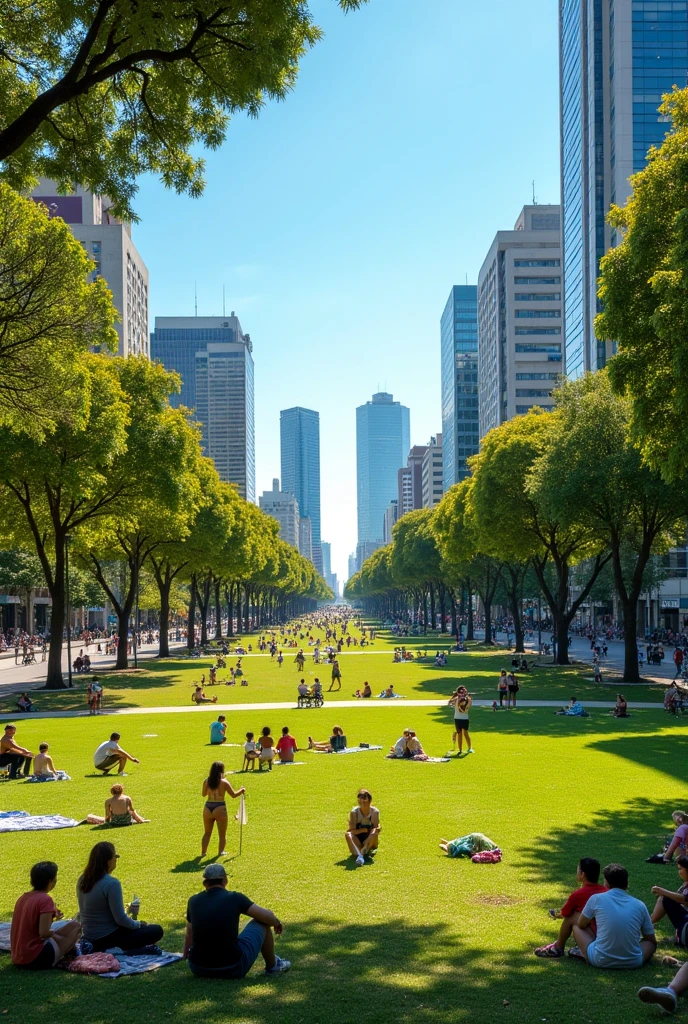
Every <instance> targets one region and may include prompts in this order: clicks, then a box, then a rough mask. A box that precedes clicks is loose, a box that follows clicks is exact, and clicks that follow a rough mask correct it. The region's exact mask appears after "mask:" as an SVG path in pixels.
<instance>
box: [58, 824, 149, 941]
mask: <svg viewBox="0 0 688 1024" xmlns="http://www.w3.org/2000/svg"><path fill="white" fill-rule="evenodd" d="M118 860H119V854H118V853H117V852H116V850H115V846H114V843H107V842H103V843H96V845H95V846H94V847H93V849H92V850H91V853H90V855H89V858H88V864H87V865H86V867H85V869H84V872H83V874H82V875H81V877H80V878H79V881H78V882H77V884H76V895H77V900H78V901H79V915H80V918H81V927H82V929H83V937H84V939H87V940H88V941H89V942H90V943H91V944H92V945H93V949H94V951H95V952H96V953H102V952H103V950H106V949H111V948H112V947H113V946H119V948H120V949H123V950H125V951H126V950H128V949H141V948H142V947H144V946H150V945H154V944H155V943H157V942H159V941H160V939H161V938H162V936H163V930H162V928H161V927H160V925H159V924H146V922H145V921H139V920H137V915H138V903H137V902H136V903H135V902H132V903H131V904H130V905H129V906H128V907H127V908H126V909H125V907H124V900H123V898H122V883H121V882H120V881H119V879H118V878H115V877H114V875H113V871H115V869H116V867H117V861H118ZM127 910H128V911H129V913H127ZM130 915H131V916H130Z"/></svg>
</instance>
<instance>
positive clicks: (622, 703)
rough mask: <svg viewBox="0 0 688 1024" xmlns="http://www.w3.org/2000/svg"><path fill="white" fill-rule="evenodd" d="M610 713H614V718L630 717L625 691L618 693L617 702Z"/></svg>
mask: <svg viewBox="0 0 688 1024" xmlns="http://www.w3.org/2000/svg"><path fill="white" fill-rule="evenodd" d="M609 714H610V715H613V716H614V718H628V704H627V703H626V698H625V697H624V695H623V693H617V695H616V704H615V705H614V707H613V708H612V710H611V711H610V712H609Z"/></svg>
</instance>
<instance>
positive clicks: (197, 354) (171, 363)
mask: <svg viewBox="0 0 688 1024" xmlns="http://www.w3.org/2000/svg"><path fill="white" fill-rule="evenodd" d="M252 353H253V344H252V342H251V337H250V335H248V334H244V333H243V331H242V329H241V324H240V323H239V319H238V317H236V316H235V315H234V313H232V314H231V315H230V316H228V317H215V316H190V317H181V316H169V317H167V316H162V317H161V316H159V317H156V318H155V330H154V331H153V333H152V335H151V358H153V359H155V360H157V361H159V362H161V363H162V364H163V366H164V367H165V369H167V370H176V371H177V373H179V374H180V375H181V378H182V390H181V394H179V395H173V396H172V398H171V401H172V404H173V405H185V406H187V407H188V408H191V409H193V410H194V416H195V418H196V420H197V421H198V422H199V424H200V426H201V432H202V444H203V448H204V450H205V454H206V455H208V456H209V457H210V458H211V459H212V460H213V462H214V463H215V467H216V469H217V471H218V473H219V475H220V478H221V479H222V480H225V481H227V482H228V483H233V484H236V485H237V488H238V490H239V494H240V495H241V496H242V498H246V500H247V501H251V502H255V500H256V441H255V413H254V372H253V355H252ZM282 482H283V483H284V481H282Z"/></svg>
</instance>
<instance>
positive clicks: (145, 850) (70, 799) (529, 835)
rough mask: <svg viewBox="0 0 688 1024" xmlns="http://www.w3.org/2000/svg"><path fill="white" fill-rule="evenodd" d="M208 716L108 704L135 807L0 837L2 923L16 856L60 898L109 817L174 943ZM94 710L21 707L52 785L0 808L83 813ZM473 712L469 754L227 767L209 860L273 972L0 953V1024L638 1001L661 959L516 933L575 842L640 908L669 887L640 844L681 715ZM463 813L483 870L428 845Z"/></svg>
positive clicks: (196, 834)
mask: <svg viewBox="0 0 688 1024" xmlns="http://www.w3.org/2000/svg"><path fill="white" fill-rule="evenodd" d="M371 660H372V659H371ZM380 660H383V661H384V659H378V662H379V661H380ZM470 660H471V661H473V659H470ZM351 661H354V659H351ZM475 662H476V663H478V662H479V659H478V657H476V658H475ZM345 664H346V663H345ZM494 664H495V665H498V664H499V659H498V658H497V659H495V661H494ZM392 670H394V671H395V673H396V672H397V671H399V672H401V673H404V672H405V671H406V669H405V667H403V666H402V667H400V666H391V665H389V667H388V668H386V673H389V674H391V673H392ZM275 671H277V670H276V669H275ZM282 671H283V672H286V668H285V669H283V670H282ZM414 671H415V673H416V674H415V675H414V674H413V673H414ZM425 671H426V670H420V669H419V668H416V669H415V670H414V669H413V668H410V669H409V675H408V676H402V675H399V676H398V677H397V678H399V679H400V680H401V679H402V678H403V680H404V689H409V685H408V681H410V680H411V679H415V680H417V682H416V685H417V686H419V685H421V684H422V681H423V680H424V679H432V678H437V679H439V678H441V677H440V676H437V677H434V676H433V675H432V673H430V672H428V674H427V676H426V675H425V674H424V673H425ZM290 674H291V673H290ZM344 674H345V677H346V676H347V675H348V671H347V669H346V668H344ZM445 676H446V673H445ZM176 685H177V686H178V687H180V686H181V684H179V683H178V684H176ZM278 685H279V684H278V682H276V681H273V682H272V683H271V684H269V685H267V686H266V691H265V692H266V693H273V692H274V689H275V688H276V687H277V686H278ZM435 685H437V684H435ZM256 689H258V684H257V683H256ZM399 689H400V690H401V689H402V686H401V683H400V684H399ZM153 692H156V693H158V694H159V693H160V689H158V690H157V691H153ZM180 692H181V691H180ZM229 692H231V691H229ZM236 692H237V694H238V693H240V692H241V691H236ZM246 692H247V691H246V690H244V691H243V693H244V694H245V693H246ZM249 692H250V688H249ZM431 692H438V691H437V690H435V691H431ZM439 692H443V691H441V690H439ZM156 703H161V701H159V700H158V701H156ZM212 717H213V714H212V711H208V713H207V714H205V713H199V714H195V715H192V716H184V715H179V714H170V715H155V716H150V717H148V716H145V715H133V716H126V717H122V718H120V719H119V720H118V722H117V727H118V728H119V730H120V731H121V733H122V744H123V746H124V747H125V748H126V749H128V750H130V751H131V752H132V753H134V754H135V755H137V756H139V757H140V758H141V765H140V766H132V768H131V772H130V775H129V777H128V778H127V780H126V784H127V790H128V792H129V793H130V794H131V796H132V797H133V798H134V801H135V804H136V806H137V809H138V810H139V811H140V812H141V813H143V814H145V815H146V816H149V817H151V818H152V819H153V821H152V822H151V824H149V825H144V826H140V827H133V828H130V829H122V830H119V831H117V832H116V833H113V832H110V831H104V830H101V829H92V828H90V827H88V826H84V827H81V828H78V829H74V830H65V831H62V832H45V833H34V834H31V833H26V834H17V835H4V836H2V838H1V840H0V850H1V851H2V871H1V872H0V919H2V920H7V919H8V917H9V915H10V913H11V910H12V907H13V905H14V902H15V900H16V898H17V897H18V896H19V895H20V893H21V892H23V891H24V889H25V887H26V883H27V874H28V867H29V866H30V865H31V863H33V862H34V861H36V860H40V859H44V858H51V859H55V860H56V861H57V862H58V864H59V865H60V880H59V883H58V887H57V890H56V893H55V895H56V898H57V902H58V905H60V906H61V907H62V909H63V910H64V911H65V913H66V914H70V913H73V912H74V910H75V894H74V883H75V880H76V877H77V874H78V872H79V871H80V870H81V869H82V868H83V866H84V864H85V861H86V857H87V853H88V850H89V849H90V847H91V845H92V844H93V843H94V842H95V841H97V840H98V839H101V838H103V837H104V836H105V835H107V837H108V838H113V840H114V841H115V842H116V844H117V848H118V852H119V853H120V854H121V860H120V862H119V868H118V874H119V876H120V877H121V879H122V881H123V885H124V891H125V896H126V897H127V898H128V897H130V896H131V895H132V894H133V893H134V892H137V893H138V894H139V895H140V896H141V897H142V901H143V908H142V917H144V918H145V919H146V920H148V921H159V922H160V923H161V924H163V925H164V927H165V929H166V937H165V940H164V942H163V945H164V946H165V947H167V948H170V949H180V948H181V945H182V933H183V916H184V909H185V905H186V900H187V898H188V897H189V895H190V894H192V893H193V892H195V891H197V890H198V888H199V876H200V868H201V865H200V864H199V861H198V860H197V859H196V855H197V853H198V847H199V843H200V835H201V808H202V803H203V801H202V798H201V795H200V789H201V782H202V780H203V778H204V776H205V775H206V774H207V769H208V766H209V763H210V760H211V758H212V757H213V756H214V755H215V752H216V750H217V748H212V750H211V748H210V747H209V746H207V745H206V743H207V738H208V725H209V722H210V721H211V720H212ZM228 720H229V740H230V741H231V742H233V743H238V742H239V741H240V740H241V739H243V734H244V733H245V731H246V730H247V729H249V728H250V729H252V730H253V731H254V732H258V731H259V730H260V728H261V727H262V726H263V725H265V724H268V725H270V726H271V728H272V730H273V733H278V731H279V729H280V727H281V726H282V725H285V724H286V725H289V726H290V727H291V730H292V732H293V733H294V735H295V736H296V737H297V739H298V740H299V741H300V742H304V741H305V739H306V735H307V733H308V732H312V733H313V734H317V735H316V738H324V737H326V736H327V735H329V731H330V728H331V726H332V725H333V724H334V723H335V722H338V724H341V725H342V726H343V728H344V729H345V731H346V733H347V736H348V738H349V741H350V742H353V743H357V742H360V741H365V742H368V743H380V744H382V745H383V747H387V746H389V745H391V743H392V742H393V741H394V740H395V739H396V738H397V737H398V735H399V734H400V731H401V729H402V728H403V727H404V726H407V725H408V726H411V727H415V728H416V729H417V731H418V733H419V735H420V738H421V740H422V741H423V743H424V745H425V747H426V749H427V750H428V752H429V753H431V754H442V753H444V752H445V751H446V749H447V747H448V745H450V742H451V741H450V733H451V718H450V711H449V709H446V708H436V709H435V708H422V709H413V708H406V709H405V708H404V707H403V706H398V705H392V706H389V707H385V708H379V709H377V708H371V707H360V708H359V707H357V708H355V709H340V712H337V711H336V709H332V708H327V707H326V708H324V709H322V710H319V711H300V712H298V711H293V712H289V713H282V712H267V713H266V712H263V711H258V712H256V713H255V714H252V713H250V712H237V713H236V714H231V715H229V716H228ZM110 728H111V722H110V721H107V720H106V719H103V718H95V719H78V720H74V719H71V720H52V721H37V720H35V721H31V720H30V719H27V720H25V721H22V723H21V727H20V731H19V734H18V739H19V741H20V742H22V743H25V744H27V745H29V746H30V747H35V745H36V744H37V743H38V742H39V741H40V740H42V739H48V740H49V741H50V743H51V752H52V753H53V756H54V760H55V764H56V765H57V767H64V768H66V769H68V770H69V772H70V774H71V775H72V779H73V781H72V782H70V783H64V784H49V785H43V786H31V785H25V784H23V783H20V782H17V783H9V782H8V783H3V784H2V785H0V793H1V794H2V797H1V801H0V802H1V806H2V808H3V809H6V810H7V809H24V810H28V811H32V812H45V813H51V812H52V813H58V812H59V813H65V814H70V815H73V816H75V817H82V816H84V815H85V814H86V813H87V812H89V811H93V812H100V811H101V808H102V804H103V800H104V799H105V796H106V794H107V791H108V788H109V786H108V782H107V781H106V780H104V779H102V778H95V777H93V774H92V770H91V764H92V762H91V755H92V752H93V750H94V749H95V747H96V745H97V744H98V743H99V742H100V741H101V740H103V739H105V738H106V736H107V734H108V733H109V731H110ZM471 731H472V734H473V742H474V746H475V750H476V753H475V755H471V756H469V757H466V758H464V759H462V760H457V759H454V760H453V761H451V762H450V763H449V764H414V763H398V762H391V761H386V760H385V759H384V757H383V756H382V753H383V752H382V751H379V752H374V751H370V752H367V753H362V754H356V755H351V756H335V755H329V756H328V755H319V754H313V753H309V752H307V751H306V752H304V753H303V754H302V755H301V757H300V759H301V760H303V761H305V762H306V763H305V764H304V765H303V766H295V767H290V768H275V769H274V770H273V771H272V773H269V774H268V773H266V772H264V773H262V774H261V775H257V774H256V775H255V776H254V775H246V776H241V775H238V776H234V777H233V781H236V782H237V783H239V782H245V783H246V786H247V788H248V814H249V824H248V825H247V826H246V828H245V830H244V853H243V856H242V858H241V859H232V860H229V861H228V862H227V868H228V871H229V873H230V876H231V884H232V885H233V886H234V887H235V888H237V889H239V890H241V891H244V892H246V893H247V894H248V895H249V896H250V897H251V898H253V899H255V900H256V901H257V902H259V903H262V904H263V905H266V906H269V907H272V908H273V909H274V910H275V911H276V912H277V913H278V915H279V916H280V917H281V918H282V919H283V921H284V922H285V932H284V935H283V937H282V938H281V939H280V940H279V942H278V952H279V953H280V955H282V956H285V957H287V958H289V959H290V960H292V962H293V968H292V971H291V972H290V973H289V974H287V975H285V976H283V977H278V978H274V979H266V978H264V977H262V976H261V975H260V974H259V973H258V970H257V969H254V972H252V973H251V975H249V977H248V978H247V979H246V980H245V981H243V982H224V983H223V982H207V981H199V980H196V979H193V978H192V977H191V976H190V975H189V973H188V971H187V969H186V967H185V965H183V964H180V965H175V966H172V967H169V968H165V969H163V970H161V971H158V972H156V973H153V974H149V975H146V976H143V977H140V978H129V979H123V980H120V981H116V982H111V981H103V980H99V979H96V978H82V977H77V976H72V975H68V974H66V973H63V972H61V971H54V972H51V973H50V974H41V975H40V976H31V977H29V976H27V975H26V974H21V973H20V972H15V971H14V970H13V968H12V967H11V966H10V965H9V957H8V956H6V955H0V1010H5V1009H9V1013H8V1014H7V1015H6V1019H7V1020H8V1021H12V1022H16V1024H38V1022H39V1021H40V1022H41V1024H44V1022H45V1021H46V1020H57V1021H59V1022H60V1024H62V1022H79V1024H81V1022H82V1021H83V1020H87V1021H88V1022H89V1024H110V1022H111V1021H112V1020H113V1018H114V1017H115V1016H117V1017H121V1016H123V1015H124V1016H125V1017H126V1020H127V1021H128V1022H131V1024H144V1022H145V1024H148V1022H150V1021H154V1022H164V1021H167V1020H169V1019H174V1020H176V1021H183V1022H188V1024H221V1022H222V1024H224V1022H226V1021H228V1020H230V1021H232V1022H242V1024H244V1022H245V1024H249V1022H250V1024H262V1022H264V1021H270V1022H272V1021H275V1022H280V1024H300V1022H306V1021H308V1022H318V1024H320V1022H329V1021H333V1022H334V1021H337V1022H341V1024H360V1022H362V1021H364V1022H380V1024H382V1022H389V1021H397V1022H398V1021H402V1022H414V1024H415V1022H428V1024H432V1022H443V1024H444V1022H454V1021H456V1022H459V1021H461V1022H463V1021H469V1020H471V1021H474V1020H481V1021H491V1020H493V1019H495V1018H496V1019H500V1018H503V1019H505V1020H507V1019H508V1020H512V1021H523V1022H533V1021H535V1022H537V1021H543V1020H545V1021H561V1022H569V1021H572V1022H589V1021H592V1022H595V1024H606V1022H619V1024H622V1022H623V1024H627V1022H629V1021H632V1022H635V1021H648V1022H649V1021H653V1020H656V1019H657V1014H656V1012H654V1011H653V1009H652V1008H646V1007H644V1006H643V1005H642V1004H641V1003H640V1002H639V1001H638V1000H637V999H636V997H635V992H636V990H637V988H638V987H639V985H641V984H653V983H658V982H659V981H666V980H667V979H668V978H669V977H671V975H672V970H671V969H670V968H669V969H668V968H665V967H662V966H661V965H660V964H659V963H657V964H652V965H651V966H648V967H646V968H644V969H643V970H641V971H634V972H630V973H622V974H612V973H604V972H598V971H594V970H592V969H591V968H587V967H586V966H584V965H581V964H578V963H575V962H573V961H570V960H565V961H559V962H541V961H539V960H537V959H536V958H535V957H533V956H532V949H533V947H534V946H536V945H538V944H541V943H543V942H545V941H549V940H550V939H552V938H553V937H554V934H555V928H556V925H555V924H554V923H553V922H552V921H551V920H550V919H549V917H548V916H547V913H546V911H547V908H548V907H550V906H559V905H561V903H562V902H563V900H564V898H565V896H566V895H567V893H568V891H569V890H570V889H571V888H572V887H573V884H574V872H575V865H576V861H577V859H578V857H580V856H582V855H592V856H597V857H598V858H599V859H600V860H601V861H602V863H606V862H608V861H611V860H621V861H623V862H624V863H626V865H627V866H628V867H629V870H630V874H631V891H632V892H633V893H634V894H635V895H638V896H640V897H641V898H643V899H645V900H646V901H647V903H648V905H649V906H652V902H653V898H652V897H651V895H650V887H651V886H652V885H653V884H655V883H657V882H659V881H662V882H663V883H664V884H666V882H667V881H668V880H671V882H672V883H673V881H674V871H673V869H665V868H662V867H657V866H653V865H648V864H645V863H644V858H645V857H646V856H648V854H650V853H652V852H653V851H655V850H656V849H658V848H659V846H660V844H661V838H662V837H663V835H664V834H665V833H666V832H667V831H668V829H669V826H670V814H671V811H672V810H674V809H675V808H676V807H683V806H684V805H685V803H686V800H685V790H684V778H683V777H684V771H683V765H684V763H685V757H686V755H687V754H688V739H687V738H686V733H685V731H684V726H683V724H682V723H681V722H678V723H677V722H674V721H669V720H668V718H667V716H665V715H663V714H662V713H661V712H659V711H656V712H655V711H644V712H636V713H634V714H633V716H632V717H631V718H630V719H628V720H627V721H623V722H620V721H617V720H614V719H611V718H610V717H609V716H608V715H606V714H603V713H602V712H594V713H593V715H592V716H591V717H590V718H588V719H583V720H571V719H561V718H555V717H554V716H553V715H552V713H551V712H550V711H548V710H546V709H528V708H524V709H520V710H518V711H517V712H516V713H511V714H509V715H507V714H506V713H505V712H504V713H502V714H493V713H492V711H491V710H489V709H478V708H476V709H475V710H474V712H473V715H472V730H471ZM222 756H223V757H224V758H225V761H226V764H227V768H228V770H229V769H231V768H236V767H238V766H239V763H240V760H241V751H240V749H239V748H238V747H228V748H226V749H224V750H223V752H222ZM360 785H366V786H368V787H369V788H370V789H371V791H372V792H373V796H374V802H375V803H376V804H377V806H378V807H379V808H380V811H381V817H382V823H383V833H382V837H381V844H380V851H379V853H378V856H377V859H376V862H375V863H374V864H371V865H367V866H366V867H365V868H361V869H353V870H352V861H351V860H350V859H349V858H348V855H347V850H346V846H345V843H344V839H343V832H344V827H345V822H346V816H347V812H348V810H349V809H350V808H351V807H352V806H353V804H354V798H355V793H356V789H357V787H359V786H360ZM232 828H233V832H232V831H230V837H231V838H230V842H229V843H228V849H230V850H236V849H237V844H238V827H235V826H234V825H233V824H232ZM474 830H478V831H484V832H486V833H487V834H488V835H489V836H490V837H492V838H493V839H494V840H495V841H497V842H498V843H499V844H500V845H501V846H502V848H503V850H504V861H503V863H502V864H501V865H499V866H491V865H483V866H480V865H474V864H471V863H470V862H464V861H454V860H449V859H448V858H446V857H445V856H444V855H443V854H442V853H441V851H440V850H439V849H438V846H437V844H438V841H439V839H440V838H441V837H445V838H448V839H452V838H455V837H456V836H458V835H462V834H464V833H466V832H470V831H474ZM215 851H216V846H215V844H213V846H211V853H213V854H214V853H215ZM660 935H661V939H662V941H661V950H662V951H666V952H670V951H672V947H671V942H670V933H669V931H668V929H667V928H666V926H665V927H663V928H662V929H661V931H660ZM113 1000H117V1003H116V1004H115V1003H113ZM504 1000H508V1003H509V1005H508V1006H504ZM115 1005H117V1007H118V1009H117V1010H115V1009H114V1006H115Z"/></svg>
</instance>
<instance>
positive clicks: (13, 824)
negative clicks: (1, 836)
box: [0, 811, 85, 832]
mask: <svg viewBox="0 0 688 1024" xmlns="http://www.w3.org/2000/svg"><path fill="white" fill-rule="evenodd" d="M84 824H85V819H83V820H82V821H77V820H76V818H65V817H64V815H62V814H29V813H28V811H13V812H9V811H7V812H4V813H1V814H0V832H43V831H47V830H48V829H55V828H74V827H75V825H84Z"/></svg>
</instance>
